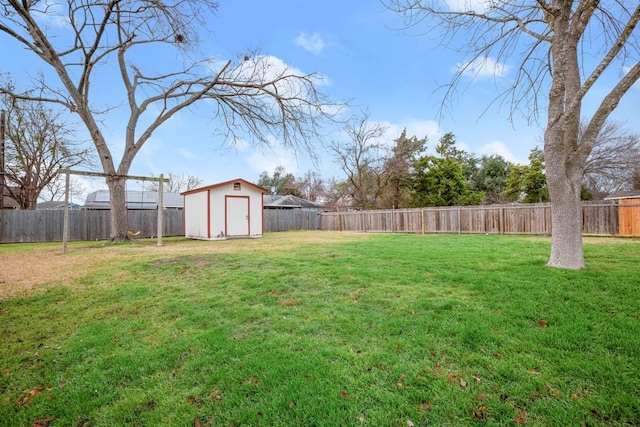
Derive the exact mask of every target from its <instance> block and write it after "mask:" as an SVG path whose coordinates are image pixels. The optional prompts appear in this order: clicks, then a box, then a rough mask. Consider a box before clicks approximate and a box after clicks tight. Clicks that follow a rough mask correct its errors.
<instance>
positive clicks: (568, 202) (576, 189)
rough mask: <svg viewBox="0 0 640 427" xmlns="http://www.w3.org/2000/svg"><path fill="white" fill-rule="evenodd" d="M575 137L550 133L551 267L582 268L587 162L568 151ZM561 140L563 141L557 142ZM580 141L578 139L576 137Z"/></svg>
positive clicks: (547, 151)
mask: <svg viewBox="0 0 640 427" xmlns="http://www.w3.org/2000/svg"><path fill="white" fill-rule="evenodd" d="M563 137H568V138H572V137H574V136H573V135H567V134H566V133H564V132H557V131H555V132H554V131H553V130H551V131H547V134H546V135H545V158H546V159H549V160H548V161H546V174H547V187H548V188H549V199H550V200H551V256H550V258H549V262H548V264H547V265H548V266H550V267H559V268H568V269H575V270H578V269H582V268H584V253H583V250H582V203H581V200H580V190H581V188H582V177H583V174H584V161H583V160H582V158H581V157H580V156H571V155H568V153H566V152H565V150H566V146H567V141H562V138H563ZM558 138H559V139H560V141H558ZM575 138H576V140H577V136H575Z"/></svg>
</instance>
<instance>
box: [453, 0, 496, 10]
mask: <svg viewBox="0 0 640 427" xmlns="http://www.w3.org/2000/svg"><path fill="white" fill-rule="evenodd" d="M445 3H447V6H449V9H451V10H455V11H457V12H468V11H473V12H485V11H486V10H487V9H489V8H490V7H491V0H445Z"/></svg>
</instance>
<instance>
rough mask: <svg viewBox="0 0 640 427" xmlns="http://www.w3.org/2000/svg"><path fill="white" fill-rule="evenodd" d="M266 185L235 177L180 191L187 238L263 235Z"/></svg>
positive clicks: (208, 238) (209, 238)
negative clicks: (262, 185)
mask: <svg viewBox="0 0 640 427" xmlns="http://www.w3.org/2000/svg"><path fill="white" fill-rule="evenodd" d="M266 192H267V190H266V189H264V188H262V187H260V186H258V185H255V184H252V183H250V182H248V181H245V180H244V179H240V178H239V179H234V180H231V181H226V182H221V183H219V184H213V185H209V186H206V187H201V188H196V189H194V190H190V191H186V192H184V193H181V194H182V195H183V196H184V230H185V237H187V238H189V239H202V240H218V239H226V238H230V237H262V233H263V212H264V204H263V195H264V194H265V193H266Z"/></svg>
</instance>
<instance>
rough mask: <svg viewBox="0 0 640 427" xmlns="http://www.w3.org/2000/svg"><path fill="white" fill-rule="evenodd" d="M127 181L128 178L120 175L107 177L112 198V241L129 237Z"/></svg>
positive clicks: (119, 240) (110, 237)
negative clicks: (126, 196)
mask: <svg viewBox="0 0 640 427" xmlns="http://www.w3.org/2000/svg"><path fill="white" fill-rule="evenodd" d="M125 183H126V179H125V178H122V177H120V176H119V177H115V178H114V177H108V178H107V186H108V187H109V194H110V200H111V202H110V206H111V216H110V219H111V234H110V236H109V240H110V241H112V242H124V241H125V240H126V239H127V238H128V236H127V230H128V228H127V210H126V201H125V188H126V187H125Z"/></svg>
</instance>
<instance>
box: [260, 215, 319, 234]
mask: <svg viewBox="0 0 640 427" xmlns="http://www.w3.org/2000/svg"><path fill="white" fill-rule="evenodd" d="M319 228H320V213H319V212H318V211H317V210H308V209H265V210H264V232H265V233H269V232H271V231H287V230H318V229H319Z"/></svg>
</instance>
